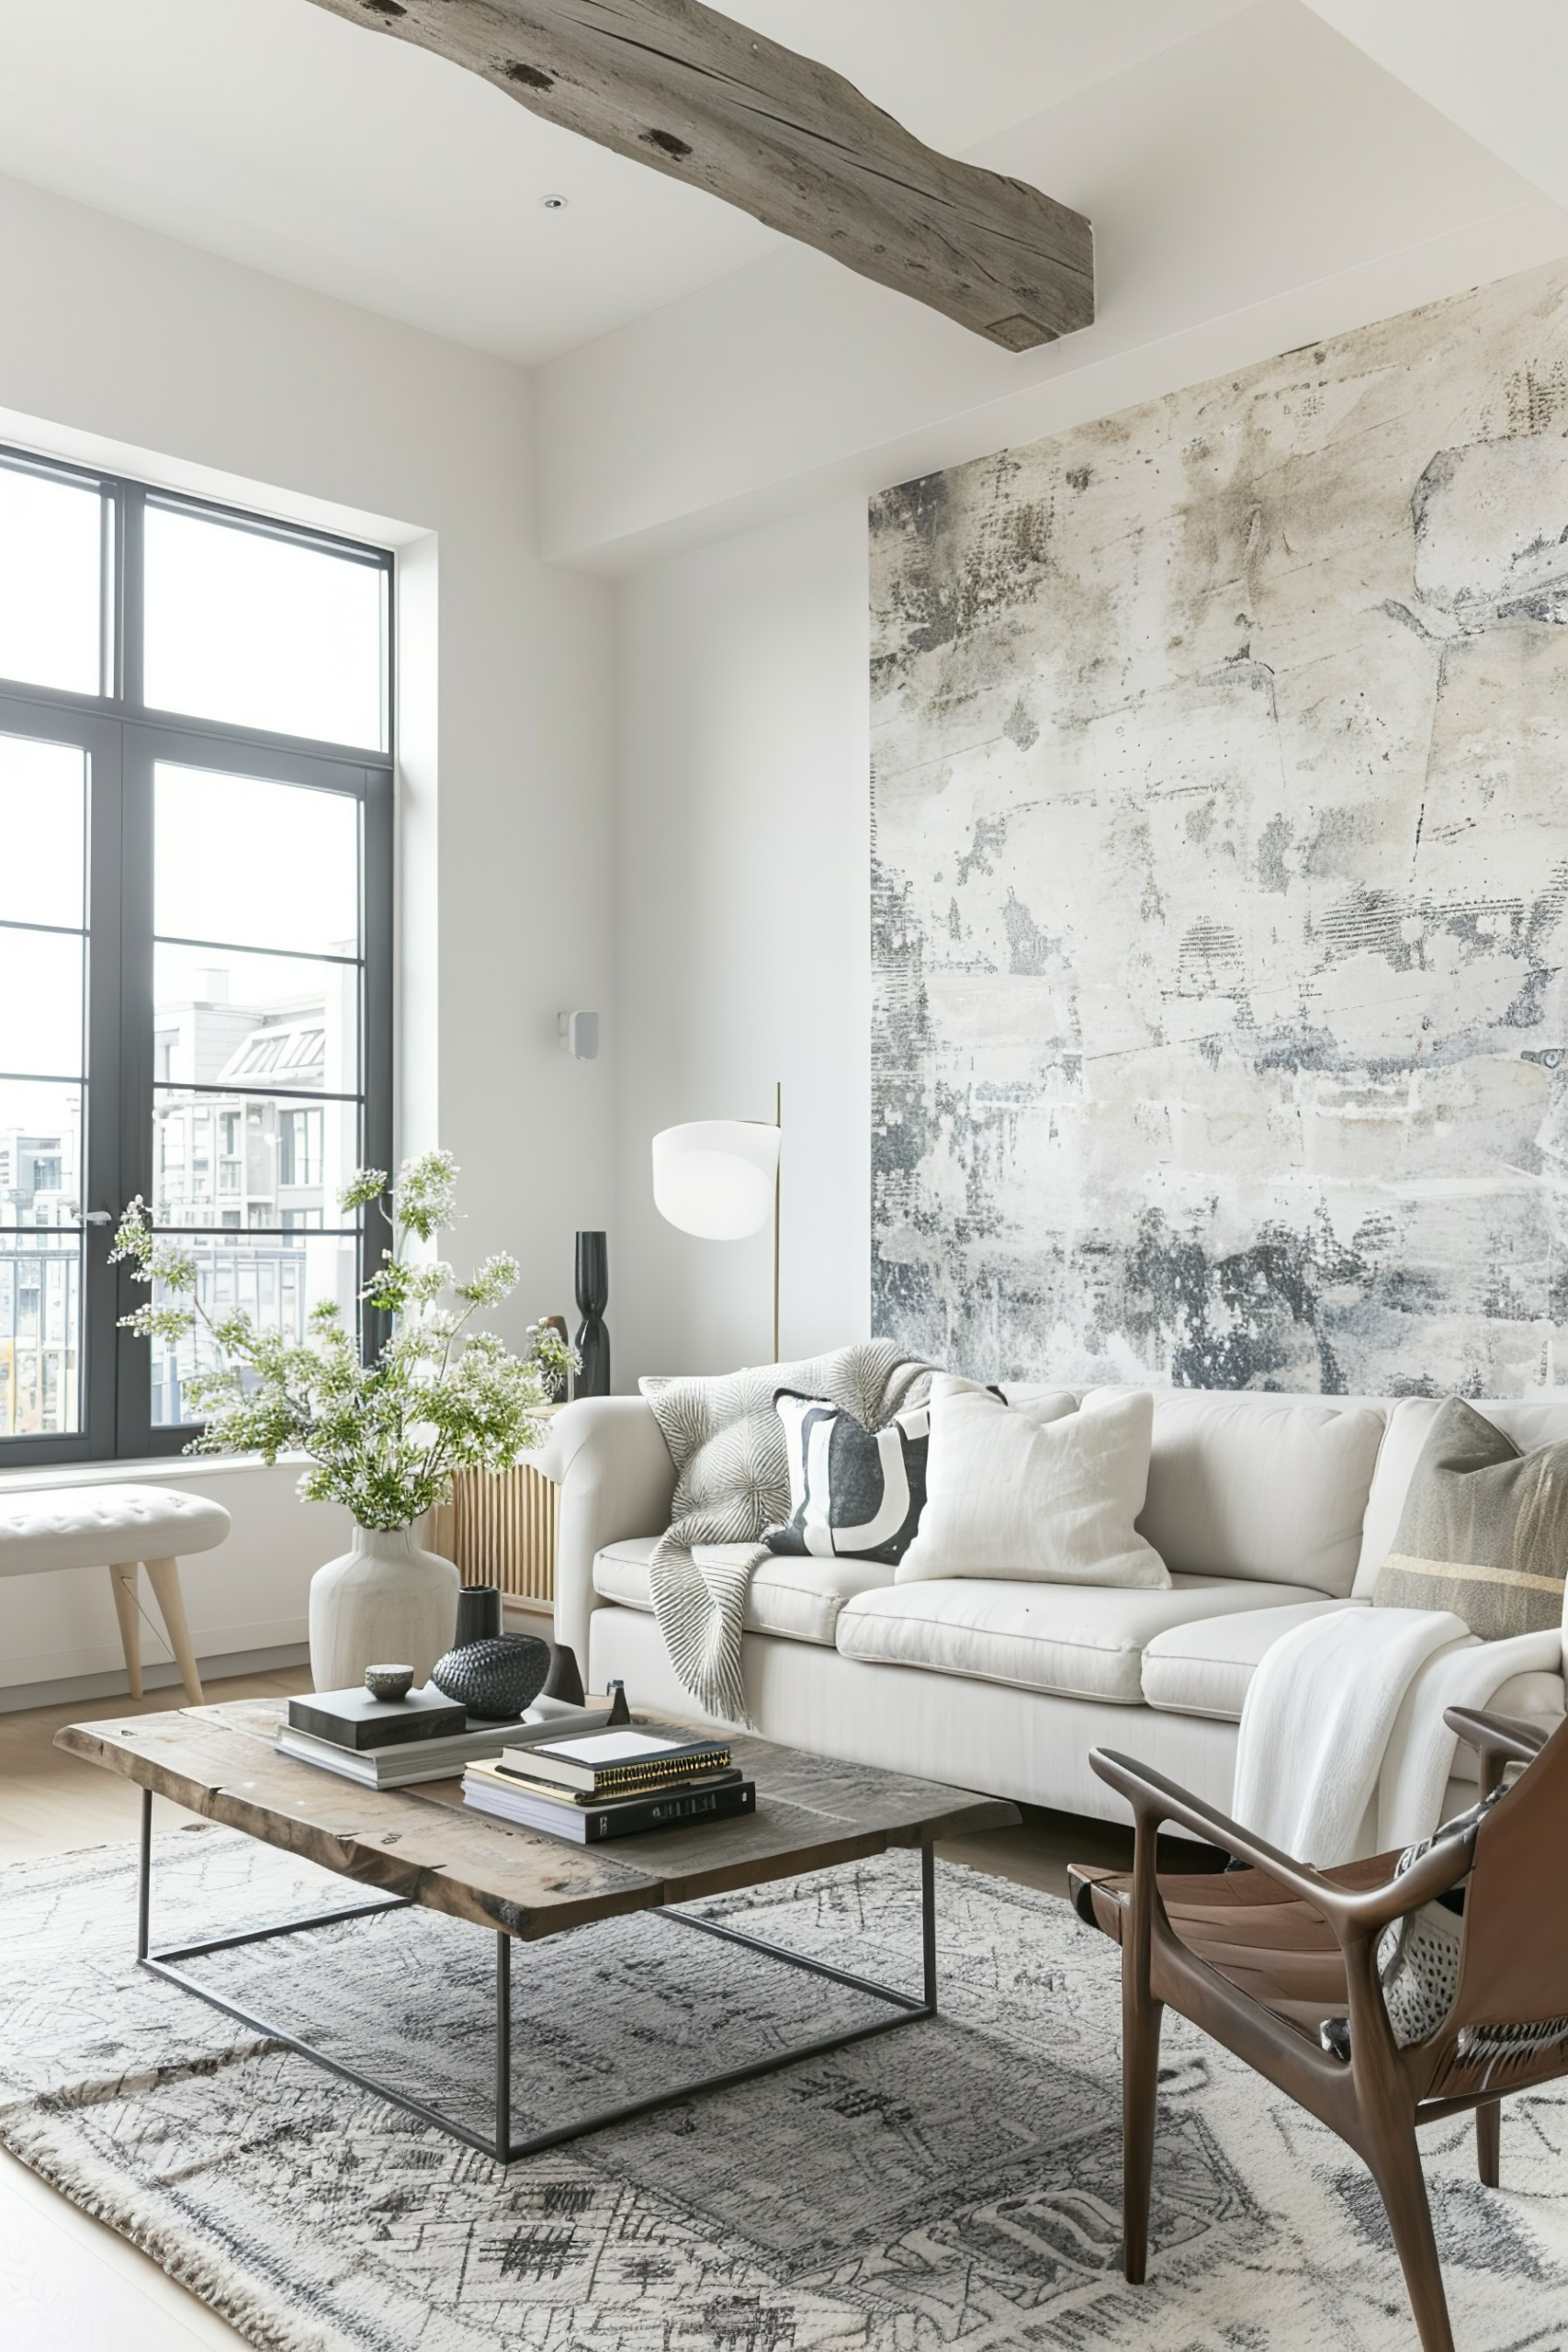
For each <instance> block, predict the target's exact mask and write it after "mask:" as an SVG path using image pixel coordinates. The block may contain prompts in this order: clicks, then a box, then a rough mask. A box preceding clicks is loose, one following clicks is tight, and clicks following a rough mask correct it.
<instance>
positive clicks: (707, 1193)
mask: <svg viewBox="0 0 1568 2352" xmlns="http://www.w3.org/2000/svg"><path fill="white" fill-rule="evenodd" d="M778 1166H779V1130H778V1129H777V1127H765V1126H762V1125H753V1124H752V1123H751V1121H750V1120H749V1119H697V1120H694V1121H693V1122H692V1124H691V1125H688V1126H683V1127H666V1128H665V1129H664V1132H663V1134H662V1135H657V1136H654V1138H653V1200H654V1205H655V1207H656V1208H657V1209H658V1211H659V1214H660V1216H662V1217H665V1218H667V1219H668V1221H669V1223H670V1224H671V1225H673V1226H677V1227H679V1228H680V1230H681V1231H682V1233H694V1234H696V1235H698V1236H699V1237H700V1238H701V1239H703V1240H704V1241H744V1240H745V1238H746V1237H747V1235H748V1234H751V1233H760V1232H761V1229H762V1227H763V1226H765V1225H766V1223H767V1222H768V1219H769V1217H770V1216H772V1215H773V1185H774V1182H775V1180H776V1178H777V1175H778Z"/></svg>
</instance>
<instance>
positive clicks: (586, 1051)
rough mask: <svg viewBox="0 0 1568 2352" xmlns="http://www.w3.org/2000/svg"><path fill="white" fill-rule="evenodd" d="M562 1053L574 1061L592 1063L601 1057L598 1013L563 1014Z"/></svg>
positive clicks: (561, 1020)
mask: <svg viewBox="0 0 1568 2352" xmlns="http://www.w3.org/2000/svg"><path fill="white" fill-rule="evenodd" d="M560 1042H561V1051H562V1052H563V1053H567V1054H570V1056H571V1057H572V1059H573V1061H577V1062H592V1061H596V1060H597V1059H598V1057H599V1015H598V1014H597V1013H596V1012H563V1013H562V1014H561V1016H560Z"/></svg>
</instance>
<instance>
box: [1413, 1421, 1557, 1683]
mask: <svg viewBox="0 0 1568 2352" xmlns="http://www.w3.org/2000/svg"><path fill="white" fill-rule="evenodd" d="M1565 1572H1568V1443H1564V1444H1557V1445H1541V1446H1537V1447H1536V1448H1535V1450H1534V1452H1533V1453H1520V1452H1519V1449H1518V1447H1517V1445H1516V1444H1515V1443H1514V1442H1513V1440H1512V1439H1511V1438H1508V1437H1506V1436H1505V1435H1504V1433H1503V1431H1502V1430H1500V1429H1498V1428H1497V1427H1496V1425H1495V1423H1494V1422H1492V1421H1489V1420H1487V1419H1486V1418H1485V1416H1484V1415H1483V1414H1481V1413H1478V1412H1477V1411H1476V1410H1475V1408H1474V1407H1473V1406H1472V1405H1467V1404H1466V1403H1465V1402H1464V1400H1463V1398H1462V1397H1450V1398H1449V1401H1448V1403H1447V1404H1446V1405H1445V1406H1444V1407H1443V1409H1442V1411H1441V1412H1440V1413H1439V1414H1438V1418H1437V1419H1436V1421H1435V1422H1434V1423H1433V1425H1432V1433H1431V1435H1430V1437H1429V1438H1428V1439H1427V1442H1426V1444H1425V1445H1424V1446H1423V1448H1422V1450H1421V1454H1420V1458H1419V1459H1418V1461H1417V1462H1416V1468H1415V1472H1414V1474H1413V1476H1412V1477H1411V1480H1410V1491H1409V1493H1408V1494H1407V1495H1406V1497H1405V1498H1404V1510H1403V1512H1402V1513H1401V1515H1400V1521H1399V1527H1398V1531H1397V1532H1396V1533H1395V1536H1394V1539H1393V1548H1392V1550H1391V1551H1390V1552H1389V1553H1388V1555H1387V1556H1386V1558H1385V1559H1384V1561H1383V1564H1382V1567H1381V1568H1380V1569H1379V1570H1378V1577H1377V1583H1376V1584H1375V1586H1374V1587H1373V1589H1372V1606H1373V1608H1374V1609H1451V1610H1452V1611H1454V1613H1455V1615H1456V1616H1459V1617H1462V1618H1463V1619H1464V1622H1465V1623H1466V1624H1467V1625H1468V1626H1469V1627H1470V1630H1471V1632H1472V1634H1479V1635H1480V1637H1481V1639H1482V1640H1483V1642H1500V1641H1506V1640H1508V1639H1509V1638H1510V1637H1511V1636H1512V1635H1513V1634H1536V1633H1546V1632H1549V1631H1551V1628H1552V1627H1554V1626H1556V1625H1558V1624H1560V1623H1562V1588H1563V1577H1564V1573H1565Z"/></svg>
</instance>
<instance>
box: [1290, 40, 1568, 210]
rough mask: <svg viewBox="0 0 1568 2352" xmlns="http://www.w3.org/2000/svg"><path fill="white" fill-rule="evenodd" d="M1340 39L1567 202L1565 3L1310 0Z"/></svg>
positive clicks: (1567, 65) (1567, 42) (1567, 55)
mask: <svg viewBox="0 0 1568 2352" xmlns="http://www.w3.org/2000/svg"><path fill="white" fill-rule="evenodd" d="M1307 5H1308V6H1309V7H1311V8H1312V9H1314V11H1315V13H1316V14H1317V15H1318V16H1320V17H1323V19H1324V21H1325V23H1326V24H1330V25H1332V26H1333V27H1334V29H1335V30H1336V32H1339V33H1343V34H1344V36H1345V38H1346V40H1351V41H1354V42H1355V43H1356V45H1357V47H1358V48H1359V49H1364V50H1365V51H1366V52H1367V54H1368V56H1369V57H1373V58H1375V59H1376V60H1377V62H1378V63H1379V64H1380V65H1382V66H1383V67H1384V68H1386V70H1387V71H1388V72H1389V73H1390V74H1396V75H1397V76H1398V78H1399V79H1400V81H1402V82H1404V83H1407V84H1408V85H1409V86H1410V88H1411V89H1413V90H1417V91H1419V92H1420V94H1421V96H1422V97H1424V98H1425V99H1427V102H1428V104H1429V105H1432V106H1435V107H1438V109H1439V111H1440V112H1441V113H1443V114H1446V115H1447V116H1449V118H1450V120H1452V121H1454V122H1457V123H1459V124H1461V126H1462V128H1463V129H1464V130H1468V131H1469V132H1470V134H1471V136H1472V139H1478V140H1479V141H1480V142H1481V144H1482V145H1483V147H1489V148H1490V149H1491V150H1492V152H1493V153H1494V154H1496V155H1501V156H1502V157H1503V159H1504V161H1505V162H1506V163H1508V164H1512V165H1513V167H1514V169H1515V171H1517V172H1521V173H1523V175H1524V176H1525V177H1526V179H1528V180H1531V181H1533V182H1534V184H1535V185H1536V187H1539V188H1542V189H1544V191H1545V192H1546V194H1547V195H1548V196H1550V197H1552V198H1555V199H1556V201H1557V202H1558V203H1559V204H1565V203H1568V137H1565V136H1564V134H1563V127H1562V96H1563V91H1564V89H1565V88H1568V8H1565V7H1564V6H1563V5H1562V0H1420V6H1412V5H1411V0H1307Z"/></svg>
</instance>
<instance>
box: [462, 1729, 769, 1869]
mask: <svg viewBox="0 0 1568 2352" xmlns="http://www.w3.org/2000/svg"><path fill="white" fill-rule="evenodd" d="M463 1795H464V1799H465V1801H466V1802H467V1803H468V1804H471V1805H473V1806H474V1807H475V1808H476V1809H477V1810H478V1811H479V1812H480V1813H490V1814H494V1815H496V1816H497V1817H498V1819H500V1820H502V1821H511V1822H515V1823H516V1824H517V1826H519V1827H520V1828H524V1829H542V1830H544V1831H545V1832H546V1833H547V1836H549V1837H551V1838H570V1839H571V1840H572V1841H573V1843H574V1844H576V1845H579V1846H587V1845H592V1844H596V1843H597V1842H598V1840H599V1839H600V1838H627V1837H631V1836H633V1835H635V1833H636V1832H637V1831H638V1830H642V1829H672V1828H676V1827H681V1826H684V1825H685V1824H687V1823H695V1822H699V1821H728V1820H730V1819H732V1818H733V1816H734V1815H736V1814H741V1813H754V1812H755V1811H756V1809H757V1787H756V1783H755V1781H748V1780H747V1779H746V1778H745V1777H744V1775H743V1774H742V1773H741V1771H740V1770H739V1767H738V1766H737V1765H736V1764H735V1763H734V1761H733V1759H732V1758H731V1756H730V1752H729V1749H728V1747H726V1746H725V1745H724V1743H723V1742H722V1741H720V1740H714V1739H697V1738H694V1737H693V1736H692V1734H691V1733H690V1732H686V1731H679V1730H676V1729H674V1728H660V1727H658V1726H649V1727H647V1728H644V1727H642V1726H639V1727H637V1729H636V1730H628V1731H619V1730H606V1731H602V1732H590V1733H583V1734H579V1735H576V1736H571V1737H564V1738H563V1737H554V1738H547V1739H539V1738H537V1737H535V1738H533V1739H531V1740H530V1741H529V1742H528V1744H527V1745H526V1746H525V1747H503V1748H502V1752H501V1755H500V1757H499V1758H497V1759H496V1760H495V1761H494V1762H478V1761H476V1762H474V1763H472V1764H470V1765H469V1766H468V1770H467V1771H466V1772H465V1773H464V1775H463Z"/></svg>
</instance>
